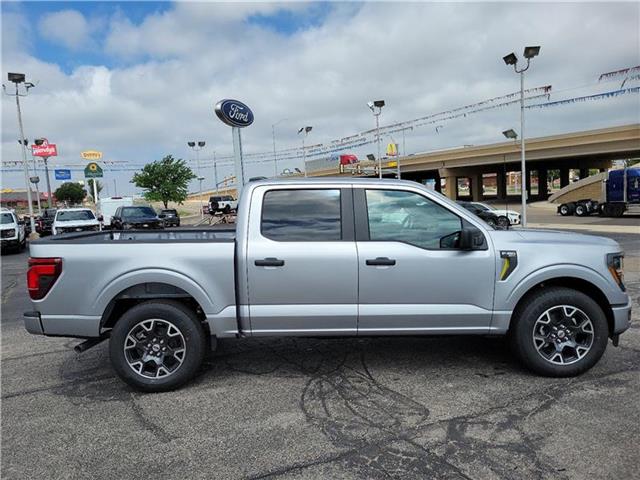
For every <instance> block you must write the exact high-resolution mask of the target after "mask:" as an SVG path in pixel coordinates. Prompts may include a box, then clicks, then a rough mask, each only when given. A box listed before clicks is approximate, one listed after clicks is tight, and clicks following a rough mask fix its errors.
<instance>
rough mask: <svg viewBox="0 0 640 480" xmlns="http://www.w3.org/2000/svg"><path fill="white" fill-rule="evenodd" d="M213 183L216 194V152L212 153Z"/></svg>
mask: <svg viewBox="0 0 640 480" xmlns="http://www.w3.org/2000/svg"><path fill="white" fill-rule="evenodd" d="M213 181H214V183H215V187H216V193H218V166H217V165H216V151H215V150H214V151H213Z"/></svg>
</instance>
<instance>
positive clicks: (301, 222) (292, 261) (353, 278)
mask: <svg viewBox="0 0 640 480" xmlns="http://www.w3.org/2000/svg"><path fill="white" fill-rule="evenodd" d="M254 195H257V196H258V198H256V201H252V207H251V208H255V207H254V205H255V206H257V208H260V209H261V211H259V212H253V211H252V212H251V214H250V225H249V242H248V248H247V263H246V265H247V281H248V285H247V286H248V300H249V317H250V322H251V331H252V334H253V335H301V334H310V335H355V334H356V332H357V308H358V306H357V294H358V291H357V285H358V263H357V253H356V245H355V241H354V234H353V203H352V194H351V189H349V188H326V187H323V188H311V187H305V188H292V187H283V186H280V187H265V188H264V189H256V191H254Z"/></svg>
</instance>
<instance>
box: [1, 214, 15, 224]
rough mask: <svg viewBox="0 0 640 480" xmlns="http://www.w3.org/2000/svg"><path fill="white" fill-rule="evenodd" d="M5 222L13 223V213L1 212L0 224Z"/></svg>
mask: <svg viewBox="0 0 640 480" xmlns="http://www.w3.org/2000/svg"><path fill="white" fill-rule="evenodd" d="M7 223H15V220H14V219H13V214H11V213H3V214H2V216H0V224H2V225H6V224H7Z"/></svg>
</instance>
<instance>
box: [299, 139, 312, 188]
mask: <svg viewBox="0 0 640 480" xmlns="http://www.w3.org/2000/svg"><path fill="white" fill-rule="evenodd" d="M311 130H313V127H300V129H299V130H298V135H300V134H301V133H302V134H303V135H302V165H303V167H304V176H305V177H306V176H307V151H306V150H305V145H304V140H305V138H307V135H309V132H310V131H311Z"/></svg>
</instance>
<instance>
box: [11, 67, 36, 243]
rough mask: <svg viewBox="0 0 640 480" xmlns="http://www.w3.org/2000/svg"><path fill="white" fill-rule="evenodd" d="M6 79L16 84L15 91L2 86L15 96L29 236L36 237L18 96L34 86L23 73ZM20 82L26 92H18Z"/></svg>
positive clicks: (23, 94)
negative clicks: (25, 188) (29, 228)
mask: <svg viewBox="0 0 640 480" xmlns="http://www.w3.org/2000/svg"><path fill="white" fill-rule="evenodd" d="M7 79H8V80H9V81H10V82H11V83H13V84H15V86H16V93H7V88H6V87H5V85H4V83H3V84H2V88H3V89H4V93H5V94H6V95H9V96H11V97H16V108H17V109H18V126H19V127H20V138H19V139H18V141H19V142H20V145H21V150H22V167H23V169H24V184H25V186H26V187H27V202H29V223H30V225H31V234H30V235H29V236H35V237H36V238H37V236H38V234H37V233H36V223H35V221H34V219H33V203H31V202H32V200H31V185H30V184H29V166H28V165H27V145H26V140H25V138H24V128H23V127H22V111H21V110H20V97H26V96H27V95H28V94H29V89H30V88H33V87H35V85H34V84H33V83H31V82H27V81H26V76H25V74H24V73H8V74H7ZM21 83H24V86H25V89H26V93H20V91H19V89H18V86H19V85H20V84H21Z"/></svg>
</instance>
